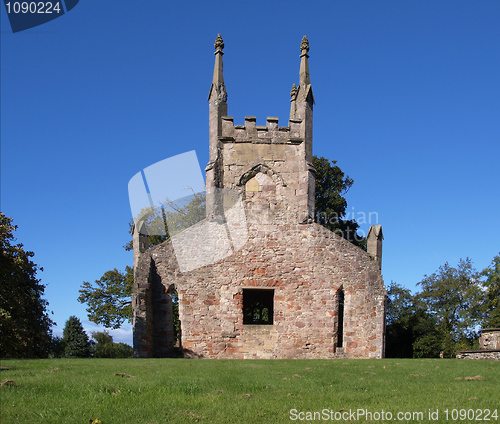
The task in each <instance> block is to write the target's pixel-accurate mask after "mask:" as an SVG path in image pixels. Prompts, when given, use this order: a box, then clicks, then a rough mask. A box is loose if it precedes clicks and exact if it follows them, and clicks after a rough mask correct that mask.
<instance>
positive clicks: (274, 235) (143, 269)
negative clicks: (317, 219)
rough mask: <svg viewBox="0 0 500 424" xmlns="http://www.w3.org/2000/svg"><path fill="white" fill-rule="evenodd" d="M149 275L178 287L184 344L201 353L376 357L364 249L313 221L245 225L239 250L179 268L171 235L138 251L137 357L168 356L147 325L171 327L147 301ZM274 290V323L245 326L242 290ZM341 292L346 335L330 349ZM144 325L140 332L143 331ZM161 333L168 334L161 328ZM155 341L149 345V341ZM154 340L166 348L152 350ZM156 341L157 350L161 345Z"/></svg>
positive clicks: (376, 283)
mask: <svg viewBox="0 0 500 424" xmlns="http://www.w3.org/2000/svg"><path fill="white" fill-rule="evenodd" d="M146 275H147V276H148V279H149V281H155V280H157V279H158V278H159V279H160V280H161V283H162V285H163V286H164V291H165V292H166V291H167V290H168V289H169V288H171V287H172V286H175V288H176V289H177V291H178V294H179V303H180V306H179V317H180V320H181V327H182V348H183V349H185V350H186V351H187V352H189V353H190V354H191V355H194V356H198V357H206V358H333V357H335V356H336V354H339V356H342V357H351V358H380V357H382V356H383V349H384V346H383V343H384V340H383V335H384V317H385V296H386V291H385V288H384V284H383V281H382V277H381V275H380V272H379V269H378V264H377V262H376V261H374V260H372V259H371V258H370V256H369V255H368V254H367V253H366V252H364V251H362V250H361V249H359V248H358V247H355V246H353V245H352V244H350V243H349V242H347V241H345V240H344V239H342V238H341V237H339V236H337V235H335V234H333V233H331V232H330V231H328V230H326V229H324V228H323V227H321V226H320V225H318V224H302V225H301V224H294V225H275V226H274V227H273V229H271V228H270V226H265V227H263V226H261V225H250V226H249V240H248V242H247V244H246V245H245V246H244V247H243V249H241V250H239V251H238V252H236V253H235V254H234V255H232V256H230V257H228V258H226V259H224V260H223V261H220V262H218V263H216V264H213V265H211V266H206V267H202V268H199V269H196V270H193V271H191V272H187V273H180V272H179V271H178V267H177V263H176V260H175V255H174V252H173V249H172V246H171V244H170V243H168V242H167V243H163V244H161V245H159V246H156V247H155V248H152V249H150V250H149V251H148V252H147V253H146V254H144V255H143V256H142V257H141V258H140V260H139V263H138V266H137V268H136V281H138V282H139V283H134V297H133V302H134V311H137V312H136V313H134V349H135V354H136V356H151V344H153V345H154V346H156V348H155V349H154V352H155V356H156V355H158V356H168V355H169V351H168V346H167V344H166V343H164V342H161V341H159V340H157V338H158V335H153V331H154V329H148V326H147V325H144V323H147V322H150V321H151V317H154V319H155V326H159V327H162V326H164V327H165V328H167V327H168V323H167V320H168V319H169V318H168V314H166V313H164V312H162V310H161V309H160V310H154V308H153V307H154V305H153V306H151V307H150V308H149V309H148V307H147V304H148V295H149V292H150V288H149V287H148V284H143V283H142V284H141V283H140V281H145V278H144V277H145V276H146ZM244 288H265V289H268V290H273V291H274V322H273V324H272V325H246V324H243V312H242V310H243V295H242V294H243V289H244ZM341 288H342V289H343V290H344V292H345V312H344V329H343V331H344V337H343V340H344V343H343V348H342V349H339V352H336V350H337V349H336V347H335V346H336V344H337V337H338V331H339V329H338V328H337V327H338V309H339V308H338V296H337V294H338V290H339V289H341ZM140 329H142V331H140ZM165 335H166V334H165ZM153 339H154V343H151V342H152V340H153ZM158 346H163V347H162V348H160V350H158ZM161 349H163V351H162V350H161Z"/></svg>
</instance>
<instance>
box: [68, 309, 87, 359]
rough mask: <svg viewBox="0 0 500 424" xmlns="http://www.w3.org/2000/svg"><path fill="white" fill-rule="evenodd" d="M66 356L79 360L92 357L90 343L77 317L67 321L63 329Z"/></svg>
mask: <svg viewBox="0 0 500 424" xmlns="http://www.w3.org/2000/svg"><path fill="white" fill-rule="evenodd" d="M62 341H63V343H64V354H65V355H66V356H74V357H77V358H88V357H89V356H90V347H91V344H90V341H89V337H88V336H87V333H86V332H85V330H84V329H83V326H82V323H81V322H80V320H79V319H78V318H77V317H76V316H71V317H69V319H68V320H67V321H66V324H65V326H64V329H63V338H62Z"/></svg>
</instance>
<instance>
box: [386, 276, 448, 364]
mask: <svg viewBox="0 0 500 424" xmlns="http://www.w3.org/2000/svg"><path fill="white" fill-rule="evenodd" d="M386 323H387V327H386V349H385V354H386V357H387V358H429V357H431V358H435V357H438V356H439V354H440V352H441V344H442V342H441V338H440V333H439V332H438V331H437V330H436V319H435V318H434V317H432V316H431V315H430V314H429V313H427V311H426V310H425V305H423V304H422V303H421V302H419V300H418V295H412V294H411V292H410V290H408V289H406V288H404V287H402V286H400V285H399V284H397V283H394V282H391V284H390V285H389V286H388V288H387V313H386Z"/></svg>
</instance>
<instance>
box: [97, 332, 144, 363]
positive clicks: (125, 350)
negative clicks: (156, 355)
mask: <svg viewBox="0 0 500 424" xmlns="http://www.w3.org/2000/svg"><path fill="white" fill-rule="evenodd" d="M92 338H93V339H94V340H95V342H94V344H93V349H92V350H93V355H94V357H95V358H130V357H132V356H133V353H134V352H133V349H132V347H131V346H129V345H127V344H125V343H114V342H113V336H111V335H110V334H109V332H107V331H97V332H93V333H92Z"/></svg>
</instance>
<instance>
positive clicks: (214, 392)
mask: <svg viewBox="0 0 500 424" xmlns="http://www.w3.org/2000/svg"><path fill="white" fill-rule="evenodd" d="M1 366H2V367H9V368H10V369H2V371H0V383H1V384H2V386H1V387H0V407H1V415H0V417H1V420H0V421H1V423H2V424H10V423H23V424H24V423H65V424H66V423H68V424H71V423H75V424H76V423H89V422H90V421H91V420H99V421H100V422H101V423H102V424H112V423H115V424H126V423H130V424H142V423H144V424H148V423H156V424H160V423H191V422H193V423H196V422H198V423H290V422H310V421H311V420H312V419H313V418H316V420H315V421H316V422H328V421H330V422H350V421H355V422H462V423H468V422H500V419H499V417H498V416H497V417H495V414H494V412H493V411H494V410H497V415H500V404H499V399H500V362H499V361H472V360H446V359H441V360H430V359H429V360H417V359H413V360H403V359H399V360H392V359H383V360H269V361H268V360H258V361H251V360H245V361H238V360H196V359H191V360H188V359H144V360H139V359H46V360H21V361H17V360H9V361H2V362H1ZM471 377H473V378H472V379H471ZM358 409H359V410H363V411H365V412H364V413H361V412H359V411H358ZM487 409H489V410H490V415H489V420H485V418H487V415H488V412H486V411H485V410H487ZM429 410H430V411H431V413H432V414H433V415H431V419H429ZM446 410H447V411H448V412H446ZM461 410H462V411H461ZM349 411H350V412H349ZM382 411H384V414H383V415H382ZM436 411H438V415H437V417H438V419H435V418H436ZM307 412H310V414H307ZM314 412H317V414H316V416H314V414H313V413H314ZM358 412H359V414H358ZM367 413H372V416H371V420H370V419H366V414H367ZM389 413H390V414H392V419H388V418H391V417H390V416H389ZM398 413H400V416H399V418H402V420H398V415H397V414H398ZM401 413H402V414H405V413H406V417H405V415H401ZM419 413H421V415H419ZM464 413H465V414H468V415H469V416H468V418H467V416H465V417H464ZM335 414H336V415H335ZM342 414H343V415H342ZM377 414H378V415H377ZM447 415H448V417H447ZM478 415H480V418H482V419H481V420H480V421H478V420H476V418H477V416H478ZM460 416H462V417H464V418H465V419H463V420H461V419H460ZM294 418H295V419H294ZM308 418H309V419H308ZM332 418H333V419H332ZM336 418H337V420H336ZM368 418H370V416H369V415H368ZM384 418H385V419H384ZM446 418H448V419H446ZM455 418H457V419H455Z"/></svg>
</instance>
